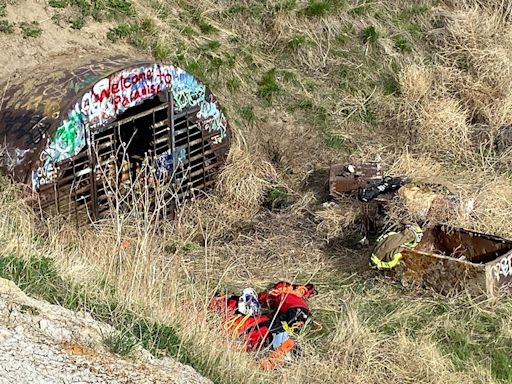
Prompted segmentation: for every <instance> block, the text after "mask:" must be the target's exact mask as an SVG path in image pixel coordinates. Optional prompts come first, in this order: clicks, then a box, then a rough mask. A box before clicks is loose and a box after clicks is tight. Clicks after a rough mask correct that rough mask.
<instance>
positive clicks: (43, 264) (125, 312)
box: [0, 256, 201, 368]
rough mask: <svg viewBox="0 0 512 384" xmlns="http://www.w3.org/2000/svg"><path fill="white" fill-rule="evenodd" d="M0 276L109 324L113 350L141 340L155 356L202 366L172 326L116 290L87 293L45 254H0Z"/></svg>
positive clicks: (119, 351) (122, 351)
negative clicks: (139, 310)
mask: <svg viewBox="0 0 512 384" xmlns="http://www.w3.org/2000/svg"><path fill="white" fill-rule="evenodd" d="M0 277H2V278H5V279H9V280H12V281H13V282H14V283H15V284H16V285H17V286H18V287H19V288H20V289H21V290H23V291H24V292H25V293H27V294H28V295H32V296H36V297H38V298H40V299H42V300H45V301H47V302H49V303H51V304H57V305H61V306H63V307H65V308H67V309H70V310H73V311H78V310H83V311H86V312H89V313H90V314H91V315H92V316H93V318H95V319H96V320H98V321H102V322H105V323H108V324H110V325H112V326H113V327H115V328H116V330H117V332H116V333H114V334H112V335H108V336H107V337H106V338H105V340H104V342H105V345H106V346H107V347H108V348H109V349H110V350H111V351H112V352H114V353H117V354H120V355H129V354H130V352H131V351H132V350H133V348H134V347H135V346H137V345H139V344H140V345H142V346H143V347H144V348H146V349H148V350H149V351H150V352H152V353H153V354H154V355H155V356H164V355H169V356H173V357H175V358H177V359H178V360H180V361H181V362H183V363H185V364H191V365H194V366H195V367H196V368H201V364H200V362H199V361H197V360H194V359H193V357H192V355H191V354H190V352H189V351H188V349H187V347H186V346H185V345H184V344H183V343H182V342H181V340H180V338H179V337H178V335H177V334H176V332H175V330H174V329H173V328H171V327H169V326H167V325H165V324H158V323H155V322H153V321H149V320H146V319H144V318H142V317H140V316H139V315H137V314H136V313H134V312H133V311H131V310H129V309H127V308H125V307H124V305H122V304H121V303H120V302H119V301H118V300H117V299H116V297H115V292H112V296H111V297H109V298H107V299H106V300H99V299H97V298H96V297H94V296H92V295H88V294H86V293H85V291H84V290H83V289H82V288H81V287H80V286H78V285H74V284H71V283H69V282H67V281H66V280H64V279H62V278H61V277H60V276H59V273H58V270H57V268H56V267H55V264H54V262H53V260H52V259H50V258H48V257H40V258H36V257H31V258H29V259H20V258H17V257H13V256H3V257H0ZM100 285H101V284H100ZM107 291H108V290H107ZM25 310H27V311H28V310H30V308H25Z"/></svg>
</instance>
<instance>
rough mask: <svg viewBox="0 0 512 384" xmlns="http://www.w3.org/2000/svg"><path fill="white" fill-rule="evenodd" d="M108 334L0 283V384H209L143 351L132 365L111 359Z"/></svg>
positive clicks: (86, 320) (91, 321)
mask: <svg viewBox="0 0 512 384" xmlns="http://www.w3.org/2000/svg"><path fill="white" fill-rule="evenodd" d="M113 332H115V330H114V329H113V328H112V327H111V326H110V325H108V324H103V323H100V322H98V321H95V320H94V319H93V318H92V317H91V316H90V315H89V314H85V313H75V312H72V311H69V310H67V309H65V308H63V307H60V306H57V305H51V304H48V303H46V302H43V301H39V300H35V299H33V298H30V297H28V296H26V295H25V294H24V293H23V292H22V291H21V290H19V289H18V287H16V285H14V284H13V283H12V282H10V281H8V280H5V279H1V278H0V384H11V383H16V384H25V383H26V384H29V383H31V384H32V383H38V384H39V383H40V384H53V383H55V384H56V383H74V384H75V383H84V384H85V383H86V384H96V383H112V384H117V383H119V384H120V383H123V384H128V383H140V384H146V383H147V384H150V383H162V384H163V383H183V384H192V383H193V384H196V383H197V384H203V383H211V381H210V380H208V379H206V378H204V377H202V376H201V375H199V374H198V373H197V372H196V371H195V370H194V369H192V368H191V367H188V366H185V365H183V364H181V363H179V362H177V361H175V360H173V359H171V358H161V359H160V358H156V357H153V356H152V355H151V354H150V353H149V351H147V350H145V349H144V348H142V347H139V348H138V351H137V353H136V355H137V356H138V358H136V359H131V358H127V357H121V356H118V355H115V354H112V353H110V352H109V351H107V350H106V348H105V346H104V345H103V335H108V334H111V333H113Z"/></svg>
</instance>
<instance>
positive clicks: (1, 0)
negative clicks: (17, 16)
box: [0, 0, 7, 17]
mask: <svg viewBox="0 0 512 384" xmlns="http://www.w3.org/2000/svg"><path fill="white" fill-rule="evenodd" d="M5 16H7V3H6V2H5V0H0V17H5Z"/></svg>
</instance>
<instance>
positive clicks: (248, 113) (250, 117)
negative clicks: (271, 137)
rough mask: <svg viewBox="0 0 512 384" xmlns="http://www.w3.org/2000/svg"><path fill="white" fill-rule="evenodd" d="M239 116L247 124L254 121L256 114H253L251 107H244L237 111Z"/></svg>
mask: <svg viewBox="0 0 512 384" xmlns="http://www.w3.org/2000/svg"><path fill="white" fill-rule="evenodd" d="M239 114H240V116H241V117H242V119H244V120H245V121H247V122H248V123H253V122H254V121H255V120H256V114H255V113H254V107H253V106H252V105H246V106H243V107H241V108H240V109H239Z"/></svg>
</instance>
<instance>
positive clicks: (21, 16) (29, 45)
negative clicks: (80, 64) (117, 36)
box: [0, 0, 140, 80]
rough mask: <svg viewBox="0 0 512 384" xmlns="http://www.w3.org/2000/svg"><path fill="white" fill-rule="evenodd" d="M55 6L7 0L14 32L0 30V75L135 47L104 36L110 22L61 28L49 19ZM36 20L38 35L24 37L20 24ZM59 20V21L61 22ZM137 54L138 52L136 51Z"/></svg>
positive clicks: (20, 0)
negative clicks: (10, 2) (9, 1)
mask: <svg viewBox="0 0 512 384" xmlns="http://www.w3.org/2000/svg"><path fill="white" fill-rule="evenodd" d="M55 12H56V11H55V9H54V8H50V7H49V6H48V2H46V1H30V0H19V1H16V2H15V3H14V4H7V7H6V19H7V20H8V21H9V22H10V23H11V24H13V25H14V31H13V33H9V34H6V33H0V48H1V52H2V53H1V54H0V78H1V79H2V80H7V79H8V78H9V77H10V76H13V75H14V74H21V75H23V74H24V73H26V71H30V69H31V68H34V67H38V66H41V65H51V64H52V63H55V61H57V60H58V63H59V65H62V61H63V60H64V62H65V61H66V59H65V58H66V57H67V58H68V59H67V60H69V58H71V59H72V60H77V61H79V60H80V57H81V56H84V55H91V54H94V55H98V56H107V55H112V54H123V53H132V54H135V52H134V49H133V48H130V47H129V46H127V45H125V44H122V43H119V44H115V46H114V45H113V44H112V43H110V42H109V41H108V40H107V39H106V37H105V36H106V33H107V31H108V29H109V27H111V26H112V25H113V23H111V22H102V23H86V24H85V25H84V26H83V27H82V28H81V29H72V28H67V26H66V28H62V27H60V26H59V25H58V24H57V22H56V21H54V20H52V16H54V15H55ZM33 22H37V23H38V24H37V28H40V29H41V32H40V34H39V36H34V37H26V36H25V35H24V33H23V32H22V30H21V28H20V25H21V24H22V23H28V24H31V23H33ZM61 24H62V23H61ZM138 56H140V52H139V53H138Z"/></svg>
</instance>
